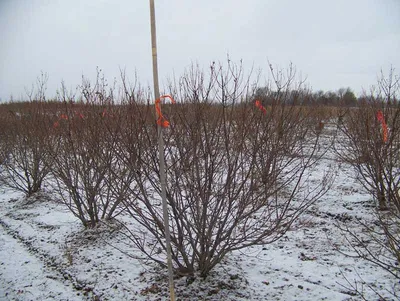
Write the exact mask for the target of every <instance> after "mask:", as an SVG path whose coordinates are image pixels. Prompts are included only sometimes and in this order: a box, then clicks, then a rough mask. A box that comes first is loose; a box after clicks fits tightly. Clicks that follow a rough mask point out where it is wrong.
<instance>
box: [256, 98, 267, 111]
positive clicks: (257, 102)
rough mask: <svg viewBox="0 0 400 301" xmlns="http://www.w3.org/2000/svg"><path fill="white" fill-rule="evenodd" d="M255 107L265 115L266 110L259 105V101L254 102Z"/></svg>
mask: <svg viewBox="0 0 400 301" xmlns="http://www.w3.org/2000/svg"><path fill="white" fill-rule="evenodd" d="M255 106H256V107H257V108H258V109H259V110H260V111H261V112H263V113H264V114H267V109H266V108H265V107H264V106H263V105H262V104H261V101H259V100H256V102H255Z"/></svg>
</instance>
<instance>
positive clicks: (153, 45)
mask: <svg viewBox="0 0 400 301" xmlns="http://www.w3.org/2000/svg"><path fill="white" fill-rule="evenodd" d="M150 20H151V51H152V56H153V83H154V98H155V99H159V98H160V88H159V85H158V64H157V38H156V14H155V8H154V0H150ZM157 133H158V153H159V161H160V180H161V198H162V208H163V217H164V233H165V244H166V248H167V265H168V280H169V293H170V299H171V301H175V290H174V274H173V270H172V256H171V234H170V232H169V216H168V204H167V184H166V174H165V159H164V139H163V132H162V127H161V125H160V124H159V125H158V126H157Z"/></svg>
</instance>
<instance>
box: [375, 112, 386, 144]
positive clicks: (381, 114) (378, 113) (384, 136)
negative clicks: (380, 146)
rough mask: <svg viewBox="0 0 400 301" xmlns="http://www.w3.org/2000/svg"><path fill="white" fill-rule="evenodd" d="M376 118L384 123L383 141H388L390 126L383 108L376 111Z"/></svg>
mask: <svg viewBox="0 0 400 301" xmlns="http://www.w3.org/2000/svg"><path fill="white" fill-rule="evenodd" d="M376 119H378V121H379V122H380V123H381V125H382V140H383V142H387V139H388V127H387V124H386V121H385V117H384V116H383V113H382V111H381V110H379V111H378V112H377V113H376Z"/></svg>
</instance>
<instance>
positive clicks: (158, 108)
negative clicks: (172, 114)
mask: <svg viewBox="0 0 400 301" xmlns="http://www.w3.org/2000/svg"><path fill="white" fill-rule="evenodd" d="M161 98H169V99H170V100H171V102H172V103H175V100H174V99H173V98H172V96H171V95H162V96H160V98H158V99H156V102H155V105H156V113H157V124H158V125H160V126H161V127H163V128H167V127H169V122H168V120H167V119H165V117H164V116H163V114H162V113H161Z"/></svg>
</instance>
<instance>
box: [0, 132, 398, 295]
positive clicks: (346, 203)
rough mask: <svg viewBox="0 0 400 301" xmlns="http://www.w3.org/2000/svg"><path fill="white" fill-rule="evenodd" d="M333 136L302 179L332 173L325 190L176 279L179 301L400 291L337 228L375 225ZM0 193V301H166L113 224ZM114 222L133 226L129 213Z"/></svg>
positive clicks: (162, 278) (152, 273)
mask: <svg viewBox="0 0 400 301" xmlns="http://www.w3.org/2000/svg"><path fill="white" fill-rule="evenodd" d="M335 129H336V128H335V125H334V124H327V125H326V126H325V128H324V129H323V130H322V133H321V142H322V143H321V146H322V148H323V154H324V155H323V157H322V158H321V159H319V160H318V161H317V162H316V164H314V165H313V166H312V168H311V169H310V171H309V174H308V177H307V182H308V184H309V185H310V187H312V186H313V185H317V183H318V182H319V180H320V179H321V178H322V176H323V173H324V171H326V170H328V169H330V170H334V172H335V177H334V181H333V183H332V185H331V187H330V189H329V190H328V192H327V193H326V194H325V195H323V196H322V197H321V198H320V199H319V200H318V201H317V202H315V203H314V204H313V205H312V206H311V207H309V208H308V209H307V211H306V212H305V213H303V214H302V215H301V216H300V218H299V219H297V220H296V222H295V223H293V224H292V225H291V226H290V229H289V231H287V232H286V234H285V235H284V236H283V237H282V238H281V239H279V240H277V241H275V242H273V243H271V244H266V245H260V246H250V247H247V248H244V249H241V250H237V251H233V252H230V253H229V254H227V255H226V256H225V258H224V259H223V260H222V262H221V263H219V264H218V265H217V266H216V267H215V268H214V269H213V270H212V271H211V273H210V275H209V276H208V277H207V278H206V279H203V278H201V277H196V275H195V276H192V275H190V276H188V275H183V276H180V277H178V276H177V277H176V278H175V289H176V296H177V299H178V300H304V301H305V300H331V301H334V300H363V299H362V298H361V296H360V295H357V291H358V292H361V293H362V294H363V296H364V298H365V300H378V299H379V298H378V297H377V294H376V292H378V293H379V294H380V295H382V296H386V298H387V300H391V299H392V298H393V293H396V292H397V293H398V291H399V290H400V284H399V281H398V279H396V278H395V277H393V276H392V275H390V274H389V273H387V272H385V271H384V270H383V269H380V268H379V267H377V266H375V265H373V264H371V263H370V262H368V261H365V260H362V259H360V258H357V257H352V256H351V255H355V254H354V250H353V249H352V247H351V244H349V242H348V241H347V240H346V233H344V232H343V231H342V230H340V228H343V227H348V228H350V229H352V230H354V232H357V231H358V229H359V230H360V231H361V229H362V227H361V224H360V221H361V222H362V223H366V224H371V225H372V224H373V223H374V222H375V219H376V217H375V216H374V214H373V212H374V210H373V209H372V208H373V207H374V206H375V205H374V202H373V200H372V196H371V195H370V194H369V193H367V192H366V191H365V190H364V188H363V187H362V186H361V185H360V184H359V183H358V182H357V180H356V174H355V172H354V170H353V169H352V167H351V166H350V165H348V164H346V163H344V162H341V161H340V160H339V159H338V158H337V157H336V155H335V153H334V152H333V149H332V143H331V142H332V133H334V132H335ZM336 139H344V138H343V137H336ZM0 190H1V194H0V208H1V211H0V224H1V227H0V299H1V300H71V301H72V300H167V299H168V285H167V284H168V280H167V272H166V269H162V268H160V267H159V266H158V265H157V264H155V263H153V262H149V261H147V260H145V259H142V253H141V252H139V251H138V250H136V249H135V247H134V246H133V245H132V244H130V243H129V241H127V240H126V236H125V235H124V233H123V232H124V229H123V228H121V227H120V226H119V224H118V223H115V224H111V225H110V224H109V223H107V224H103V223H100V224H99V226H96V227H95V228H93V229H85V228H84V227H83V226H82V224H81V223H80V222H79V220H78V219H77V218H76V217H75V216H74V215H73V214H72V213H71V212H70V211H69V210H68V209H67V208H66V207H65V206H64V204H62V202H61V201H60V197H59V195H58V194H57V193H56V192H55V191H54V190H53V186H51V185H45V186H44V188H43V189H42V191H41V192H40V193H37V194H34V195H33V196H31V197H25V196H24V194H23V193H21V192H17V191H15V190H12V189H9V188H7V187H5V186H2V187H0ZM118 220H120V221H122V222H124V223H125V224H126V225H128V226H129V225H132V224H133V222H132V220H131V218H130V217H129V215H125V214H121V215H119V216H118ZM368 243H369V242H368V241H365V244H368Z"/></svg>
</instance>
